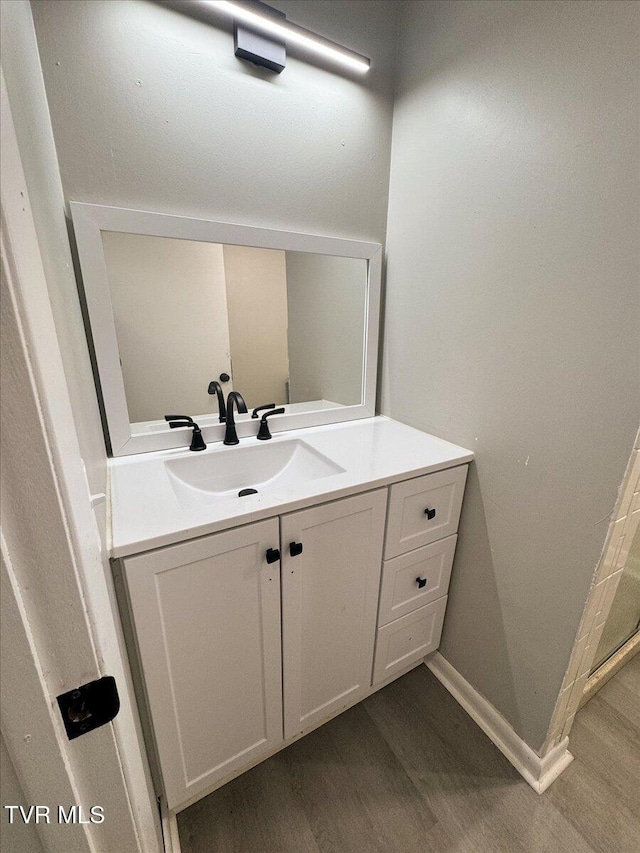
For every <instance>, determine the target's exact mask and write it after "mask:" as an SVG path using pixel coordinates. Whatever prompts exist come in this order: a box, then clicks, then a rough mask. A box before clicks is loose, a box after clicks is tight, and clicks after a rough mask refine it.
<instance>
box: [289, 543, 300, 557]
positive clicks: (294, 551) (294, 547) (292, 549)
mask: <svg viewBox="0 0 640 853" xmlns="http://www.w3.org/2000/svg"><path fill="white" fill-rule="evenodd" d="M289 553H290V554H291V556H292V557H297V556H298V554H302V542H289Z"/></svg>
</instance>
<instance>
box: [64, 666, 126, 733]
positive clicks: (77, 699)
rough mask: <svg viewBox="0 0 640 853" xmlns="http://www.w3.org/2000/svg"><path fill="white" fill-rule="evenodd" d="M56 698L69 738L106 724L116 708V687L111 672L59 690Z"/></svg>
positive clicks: (117, 705)
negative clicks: (74, 687)
mask: <svg viewBox="0 0 640 853" xmlns="http://www.w3.org/2000/svg"><path fill="white" fill-rule="evenodd" d="M57 699H58V706H59V708H60V713H61V714H62V722H63V723H64V727H65V730H66V732H67V737H68V738H69V740H73V739H74V738H76V737H80V735H84V734H86V733H87V732H91V731H93V729H97V728H99V727H100V726H104V724H105V723H110V722H111V720H113V719H114V717H115V716H116V715H117V713H118V711H119V710H120V697H119V696H118V688H117V687H116V680H115V678H114V677H113V676H112V675H105V676H104V678H99V679H98V680H97V681H90V682H89V683H88V684H83V685H82V686H81V687H76V689H75V690H69V692H68V693H61V694H60V696H58V697H57Z"/></svg>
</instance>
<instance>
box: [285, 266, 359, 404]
mask: <svg viewBox="0 0 640 853" xmlns="http://www.w3.org/2000/svg"><path fill="white" fill-rule="evenodd" d="M366 283H367V262H366V261H363V260H362V259H360V258H337V257H333V256H331V255H313V254H306V253H304V252H287V295H288V303H289V363H290V370H289V372H290V381H291V402H292V403H297V402H306V401H307V400H330V401H331V402H333V403H341V404H342V405H345V406H353V405H356V404H358V403H360V402H361V401H362V350H363V345H364V308H365V298H366Z"/></svg>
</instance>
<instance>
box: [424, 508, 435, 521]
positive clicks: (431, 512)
mask: <svg viewBox="0 0 640 853" xmlns="http://www.w3.org/2000/svg"><path fill="white" fill-rule="evenodd" d="M424 514H425V515H426V516H427V518H428V519H429V521H432V520H433V519H434V518H435V517H436V511H435V509H429V508H428V507H427V509H425V511H424Z"/></svg>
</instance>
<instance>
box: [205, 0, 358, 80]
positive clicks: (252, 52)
mask: <svg viewBox="0 0 640 853" xmlns="http://www.w3.org/2000/svg"><path fill="white" fill-rule="evenodd" d="M198 2H199V3H200V4H202V5H206V6H208V7H209V8H211V9H214V10H216V11H218V12H221V13H223V14H225V15H228V16H229V17H232V18H233V20H234V35H235V42H236V56H240V57H241V58H243V59H250V61H251V62H255V63H257V64H258V65H264V66H266V67H267V68H270V69H271V70H272V71H278V72H280V71H282V70H283V68H284V62H285V57H284V45H285V44H295V45H299V46H300V47H303V48H304V49H305V50H308V51H310V52H311V53H315V54H317V55H318V56H323V57H325V58H327V59H331V60H332V61H333V62H336V63H337V64H339V65H342V66H343V67H345V68H349V69H350V70H352V71H357V72H358V73H360V74H366V72H367V71H368V70H369V68H370V67H371V60H370V59H368V58H367V57H366V56H362V55H361V54H359V53H356V52H355V51H353V50H349V48H348V47H343V46H342V45H340V44H336V42H334V41H331V40H330V39H327V38H324V37H323V36H320V35H317V34H316V33H314V32H312V31H311V30H307V29H305V28H304V27H300V26H298V25H297V24H293V23H291V21H287V20H286V17H285V16H284V14H283V13H282V12H280V11H278V10H276V9H272V8H271V7H270V6H266V5H265V4H264V3H259V2H251V3H247V2H244V3H243V2H233V1H232V0H198ZM242 24H245V25H246V26H247V27H248V28H249V29H244V28H242V26H241V25H242ZM256 33H257V34H260V35H262V39H261V41H263V42H264V43H266V45H267V49H266V50H265V51H264V52H265V53H266V56H261V55H260V53H256V50H257V49H259V48H257V46H256V45H257V43H256V42H251V41H250V40H251V36H252V35H253V34H256ZM269 37H271V39H269ZM243 38H244V39H245V41H244V44H245V45H248V47H245V46H243ZM247 39H248V40H249V41H246V40H247ZM270 40H271V41H272V49H273V50H275V51H276V52H278V51H281V54H280V55H279V56H276V58H275V59H274V54H273V52H272V50H269V47H268V43H269V41H270Z"/></svg>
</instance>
